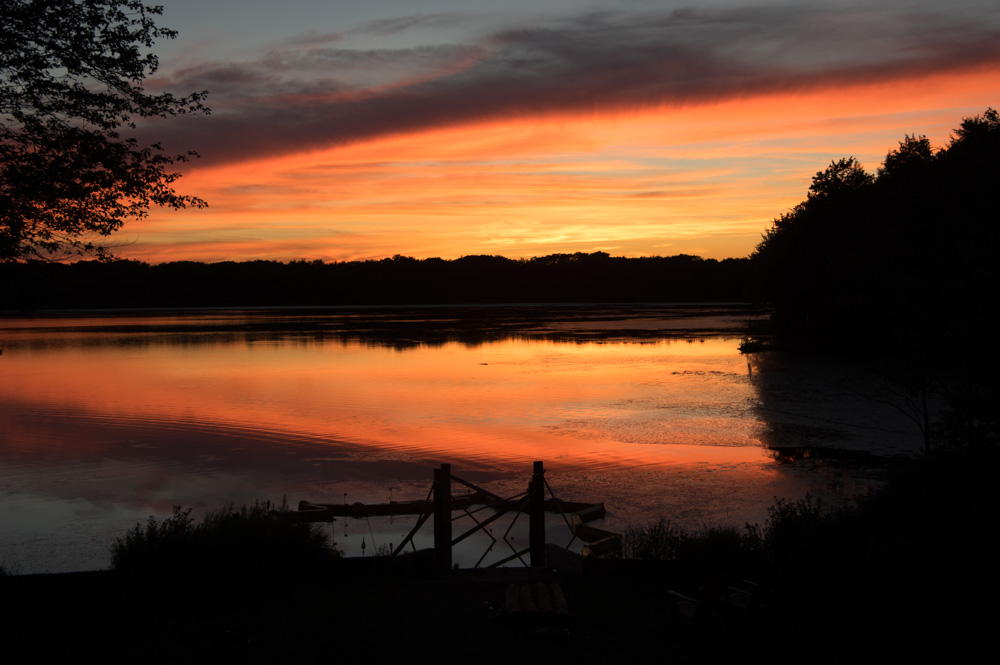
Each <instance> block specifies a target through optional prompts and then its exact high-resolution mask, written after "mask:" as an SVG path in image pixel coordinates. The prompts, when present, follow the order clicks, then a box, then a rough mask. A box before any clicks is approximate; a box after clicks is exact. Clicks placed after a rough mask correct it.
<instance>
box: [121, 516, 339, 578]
mask: <svg viewBox="0 0 1000 665" xmlns="http://www.w3.org/2000/svg"><path fill="white" fill-rule="evenodd" d="M286 508H287V506H286V505H285V503H284V501H282V504H281V505H276V504H272V503H271V502H270V501H263V502H261V501H255V502H254V503H253V505H249V506H247V505H245V506H243V507H241V508H238V509H237V508H234V507H233V506H232V505H227V506H224V507H223V508H222V509H221V510H219V511H215V512H210V513H208V514H206V515H205V517H204V518H203V519H202V520H201V522H198V521H197V520H195V519H194V518H193V517H191V509H190V508H188V509H183V508H181V507H180V506H175V507H174V511H173V515H171V516H170V517H168V518H166V519H163V520H162V521H161V520H157V519H156V518H155V517H153V516H150V517H149V519H147V520H146V521H145V522H140V523H138V524H136V525H135V526H134V527H132V528H131V529H129V530H128V531H127V532H126V534H125V535H124V537H121V538H117V539H116V540H115V542H114V544H113V545H112V546H111V568H112V570H114V571H117V572H119V573H122V574H126V575H131V576H139V577H156V578H159V579H170V580H174V581H176V580H192V581H193V580H199V581H201V582H204V581H205V580H206V579H211V580H216V581H218V582H219V583H227V582H228V583H232V582H238V581H240V580H247V579H254V580H262V579H265V578H266V579H280V578H290V577H301V576H303V575H308V574H310V573H311V572H315V571H316V570H319V569H322V568H323V567H324V566H325V565H326V564H329V563H330V562H331V561H332V560H333V559H336V558H338V557H339V556H340V554H339V552H337V551H336V550H335V549H333V547H332V546H331V544H330V542H329V538H328V537H327V535H326V534H325V533H324V532H322V531H321V530H320V529H319V528H318V527H316V526H315V525H313V524H303V523H295V522H287V521H284V520H280V519H277V518H276V517H274V516H273V514H272V510H284V509H286Z"/></svg>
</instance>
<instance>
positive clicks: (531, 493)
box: [528, 462, 545, 568]
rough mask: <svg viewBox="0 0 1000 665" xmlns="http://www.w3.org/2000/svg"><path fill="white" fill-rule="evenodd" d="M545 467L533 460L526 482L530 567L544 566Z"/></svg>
mask: <svg viewBox="0 0 1000 665" xmlns="http://www.w3.org/2000/svg"><path fill="white" fill-rule="evenodd" d="M544 474H545V469H544V468H543V467H542V463H541V462H535V464H534V470H533V473H532V475H531V482H529V483H528V520H529V522H528V550H529V555H530V557H531V567H532V568H536V567H544V566H545V478H544Z"/></svg>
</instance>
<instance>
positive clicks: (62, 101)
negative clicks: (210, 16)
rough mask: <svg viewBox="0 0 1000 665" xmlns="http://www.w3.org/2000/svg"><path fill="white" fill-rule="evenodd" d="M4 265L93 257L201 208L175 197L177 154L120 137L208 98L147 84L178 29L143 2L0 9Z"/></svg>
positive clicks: (5, 0) (62, 1) (58, 0)
mask: <svg viewBox="0 0 1000 665" xmlns="http://www.w3.org/2000/svg"><path fill="white" fill-rule="evenodd" d="M0 13H2V14H3V17H4V18H3V28H2V33H0V118H2V120H0V261H16V260H21V259H26V258H45V259H61V258H67V257H68V256H73V255H80V256H83V255H95V256H97V257H98V258H102V259H107V258H109V257H110V256H111V253H110V249H109V248H108V247H107V246H105V245H103V244H102V240H101V239H102V238H106V237H107V236H109V235H110V234H111V233H113V232H115V231H117V230H118V229H119V228H121V226H122V225H123V224H124V222H125V220H126V219H129V218H141V217H145V216H146V215H147V214H148V213H149V209H150V206H153V205H157V206H167V207H171V208H184V207H187V206H194V207H203V206H205V205H206V204H205V202H204V201H202V200H201V199H199V198H196V197H193V196H185V195H182V194H178V193H177V192H176V191H175V190H174V189H173V183H174V181H176V180H177V178H178V177H179V174H178V173H176V172H174V171H173V170H172V168H173V167H174V165H175V164H176V163H177V162H184V161H186V160H187V159H189V158H190V157H192V156H195V153H193V152H188V153H185V154H180V155H175V156H171V155H168V154H166V153H165V152H164V151H163V149H162V147H161V146H160V145H159V144H158V143H153V144H151V145H143V144H141V143H140V142H139V140H138V139H137V138H136V137H135V136H126V135H124V134H123V133H122V132H123V131H125V132H129V133H131V132H133V130H135V129H136V123H135V119H136V118H157V117H159V118H167V117H171V116H176V115H183V114H189V113H207V112H208V109H207V108H206V107H205V106H204V105H203V103H202V102H203V100H204V98H205V95H206V93H205V92H198V93H193V94H190V95H188V96H185V97H175V96H174V95H172V94H171V93H169V92H161V93H158V94H151V93H148V92H146V91H145V90H144V89H143V87H142V85H143V81H144V80H145V79H146V77H148V76H150V75H151V74H153V73H154V72H155V71H156V69H157V66H158V60H157V57H156V55H155V54H153V53H151V52H149V49H150V48H151V47H152V46H153V44H154V42H155V40H156V39H160V38H166V39H171V38H173V37H174V36H175V35H176V33H175V32H174V31H172V30H167V29H164V28H159V27H157V26H156V24H155V23H154V21H153V17H154V16H155V15H158V14H161V13H162V7H160V6H151V5H145V4H143V3H142V2H141V1H139V0H87V2H80V1H78V0H44V1H43V0H2V2H0Z"/></svg>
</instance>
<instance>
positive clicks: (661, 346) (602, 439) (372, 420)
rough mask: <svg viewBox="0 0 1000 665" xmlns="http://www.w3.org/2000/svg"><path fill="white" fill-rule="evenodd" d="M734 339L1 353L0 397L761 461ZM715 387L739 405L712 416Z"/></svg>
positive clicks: (536, 448)
mask: <svg viewBox="0 0 1000 665" xmlns="http://www.w3.org/2000/svg"><path fill="white" fill-rule="evenodd" d="M64 341H65V340H64ZM733 347H734V342H733V341H732V340H723V339H708V340H699V341H698V342H696V343H687V342H684V341H668V340H661V341H658V342H652V343H651V342H646V343H630V342H599V343H598V342H591V343H582V344H581V343H560V342H554V341H546V340H540V341H528V340H517V339H507V340H503V341H498V342H491V343H487V344H483V345H479V346H468V345H464V344H459V343H455V342H453V343H448V344H445V345H443V346H436V347H428V346H416V347H413V348H410V349H407V350H402V351H400V350H395V349H390V348H385V347H374V348H373V347H370V346H368V345H364V344H361V343H359V342H356V341H355V342H346V343H345V342H339V341H331V342H326V343H323V344H321V345H319V346H317V345H316V344H308V345H303V344H301V343H298V342H297V341H295V340H290V341H285V342H275V341H266V342H250V341H247V340H242V341H234V342H232V343H229V344H225V345H220V344H219V343H208V344H200V345H185V346H182V347H180V348H178V347H177V346H175V345H171V344H162V345H151V346H144V347H141V348H132V347H130V346H128V345H127V344H124V343H123V344H121V345H116V346H106V347H95V348H87V349H85V350H83V352H80V350H77V351H75V352H73V353H69V352H66V351H65V350H61V351H60V350H55V351H54V352H53V351H44V352H38V351H30V352H27V353H24V354H19V353H12V354H10V355H9V356H8V357H7V358H5V361H8V363H9V364H8V365H7V367H8V371H13V372H15V373H17V374H18V380H17V381H16V382H8V383H5V384H4V385H5V388H0V399H3V400H5V401H9V402H14V401H16V402H20V403H28V404H33V405H35V406H36V407H39V408H45V409H50V410H51V409H60V408H63V409H70V410H75V411H79V412H86V413H89V414H92V415H93V416H95V417H100V418H105V419H108V420H119V419H130V420H136V421H152V422H197V423H206V424H214V425H216V426H219V427H251V428H256V429H261V430H269V431H272V432H275V433H280V432H289V433H295V434H297V435H305V436H310V437H316V438H318V439H321V438H330V439H335V440H350V441H365V442H368V443H367V444H366V445H370V446H374V447H378V448H391V449H401V450H407V451H410V452H412V453H414V454H420V455H421V456H440V457H443V458H449V457H456V458H462V459H490V460H495V461H499V460H509V461H515V460H531V459H535V458H539V457H544V458H547V459H554V458H559V459H564V460H566V462H567V463H570V464H581V465H584V466H592V465H595V464H597V465H598V466H607V465H614V464H629V465H635V464H639V465H658V464H673V463H678V462H677V460H675V459H674V458H673V456H672V455H673V454H672V453H671V452H670V451H671V450H672V449H673V448H674V447H676V446H684V447H688V446H709V447H718V449H713V450H712V451H711V452H709V451H708V450H707V449H706V450H705V451H703V452H702V453H701V455H702V456H704V457H705V458H712V459H721V458H723V457H735V458H739V459H742V460H748V459H751V458H759V457H760V451H759V450H758V449H756V448H754V447H753V446H755V445H756V444H757V441H756V439H755V438H754V435H753V422H752V419H750V421H749V423H748V422H747V418H748V416H747V413H746V412H745V408H746V405H747V402H748V400H750V398H751V393H750V387H749V384H748V383H747V381H746V380H745V378H744V376H743V374H742V373H741V371H742V369H743V366H742V364H741V362H740V360H739V358H738V357H737V356H736V355H735V354H734V353H733ZM15 386H16V387H15ZM720 400H721V401H725V402H727V403H728V402H733V403H734V404H737V405H742V407H743V408H744V412H742V413H736V414H734V415H733V416H732V417H720V416H719V415H718V412H719V408H718V406H719V404H720ZM647 444H671V445H669V446H662V445H656V446H649V445H647ZM747 446H750V448H749V449H748V448H746V447H747ZM691 455H692V452H691V451H687V452H686V453H684V454H682V455H680V458H679V459H684V458H690V456H691Z"/></svg>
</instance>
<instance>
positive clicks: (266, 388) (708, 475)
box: [0, 305, 922, 573]
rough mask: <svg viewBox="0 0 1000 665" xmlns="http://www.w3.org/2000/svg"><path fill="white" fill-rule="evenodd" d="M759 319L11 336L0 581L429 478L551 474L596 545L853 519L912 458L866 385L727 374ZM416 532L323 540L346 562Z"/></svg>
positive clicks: (5, 338) (642, 308) (238, 323)
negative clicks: (447, 472) (791, 521)
mask: <svg viewBox="0 0 1000 665" xmlns="http://www.w3.org/2000/svg"><path fill="white" fill-rule="evenodd" d="M749 316H751V314H750V313H749V312H748V311H747V310H745V309H744V308H742V307H740V306H721V305H702V306H690V305H685V306H676V305H674V306H672V305H634V306H617V305H616V306H596V305H595V306H579V305H572V306H570V305H548V306H543V305H525V306H505V307H498V306H494V307H476V306H468V307H447V308H442V307H433V308H431V307H427V308H419V307H408V308H344V309H336V308H335V309H325V310H308V309H278V310H274V309H272V310H260V311H255V310H241V311H212V310H201V311H189V312H179V311H178V312H174V311H157V312H145V313H141V314H129V315H125V314H122V313H115V312H106V313H87V314H80V313H75V314H74V313H60V314H59V315H52V316H38V317H32V318H19V317H12V316H7V317H2V318H0V348H2V349H3V354H2V355H0V434H2V441H0V459H2V467H0V563H2V564H3V565H4V566H5V567H7V568H8V569H12V570H14V571H16V572H21V573H31V572H43V571H50V572H60V571H70V570H86V569H97V568H104V567H106V566H107V565H108V547H109V545H110V543H111V542H113V540H114V538H115V537H116V536H119V535H122V534H123V533H124V531H125V529H127V528H128V527H129V526H131V525H133V524H135V523H136V522H137V521H139V520H142V519H145V518H146V517H147V516H149V515H151V514H153V515H157V516H159V517H165V516H168V515H169V514H170V512H171V507H172V506H174V505H182V506H185V507H193V508H194V514H195V515H199V514H203V513H204V511H205V510H210V509H215V508H218V507H220V506H222V505H224V504H226V503H233V504H236V505H237V506H238V505H241V504H243V503H246V502H252V501H253V500H255V499H271V500H277V501H280V500H281V499H282V497H287V500H288V502H289V503H290V504H293V505H294V504H297V503H298V501H299V500H300V499H306V500H312V501H326V502H341V501H348V502H350V503H353V502H355V501H362V502H366V503H373V502H374V503H381V502H386V501H388V500H389V499H390V498H392V499H396V500H400V499H413V498H424V497H426V495H427V492H428V489H429V487H430V483H431V479H432V469H433V467H434V466H436V465H438V464H439V463H441V462H449V463H451V465H452V469H453V472H454V473H455V474H456V475H458V476H461V477H462V478H463V479H466V480H469V481H471V482H474V483H477V484H480V485H481V486H483V487H484V488H486V489H488V490H490V491H493V492H495V493H498V494H503V495H513V494H516V493H518V492H521V491H523V490H524V489H525V487H526V485H527V481H528V479H529V477H530V474H531V463H532V461H534V460H541V461H543V462H544V463H545V467H546V469H547V472H546V478H547V480H548V481H549V483H550V485H551V486H552V488H553V490H555V491H556V492H557V494H559V495H560V496H561V497H562V498H567V499H574V500H585V501H595V502H596V501H603V502H605V504H606V506H607V510H608V515H607V517H606V518H605V519H604V520H602V522H600V523H598V524H597V525H598V526H601V527H602V528H604V529H608V530H612V531H618V532H621V531H623V530H625V529H626V528H627V527H628V526H630V525H637V524H644V523H647V522H650V521H653V520H656V519H658V518H660V517H663V518H666V519H668V520H670V521H671V523H672V524H674V525H677V526H679V527H682V528H686V529H697V528H700V527H702V526H704V525H710V524H736V525H742V524H743V523H744V522H761V521H763V520H764V519H765V518H766V515H767V508H768V506H770V505H771V504H772V503H773V500H774V497H791V498H800V497H802V496H804V495H805V493H806V492H809V493H811V494H812V495H814V496H819V497H823V498H824V499H825V500H827V501H829V502H838V501H843V500H845V499H846V498H847V497H850V496H852V495H853V494H856V493H858V492H861V491H864V490H865V489H867V488H869V487H872V486H874V485H876V484H878V482H879V473H880V469H881V468H882V466H883V464H884V462H885V460H887V459H891V458H893V457H897V456H901V455H909V454H914V453H916V452H917V451H919V450H920V449H921V446H922V441H921V439H920V436H919V432H918V431H917V429H916V427H915V426H914V425H913V423H912V422H910V421H909V420H908V419H907V418H905V417H904V416H902V415H901V414H900V413H899V411H898V410H896V409H894V408H891V405H886V404H884V403H883V402H885V400H884V399H879V397H880V396H883V395H884V394H886V393H885V392H884V387H883V386H880V385H878V383H877V381H875V380H874V379H872V378H871V377H870V376H869V375H867V374H865V373H864V372H863V371H861V370H859V369H856V368H851V367H848V366H845V365H844V364H843V363H837V364H834V363H830V364H824V363H822V362H819V361H812V360H806V359H802V358H788V357H786V356H783V355H781V354H774V353H769V354H752V355H748V356H745V355H741V354H740V353H739V351H738V348H737V346H738V344H739V342H740V340H741V338H742V330H743V326H744V324H745V321H746V320H747V318H748V317H749ZM556 519H557V518H553V520H556ZM412 523H413V520H412V518H406V517H394V518H377V519H376V518H372V519H371V520H364V521H359V520H349V519H344V520H339V521H338V522H336V523H334V524H333V525H327V526H324V528H327V529H329V530H330V532H331V534H332V535H333V536H334V539H335V540H336V542H337V546H338V548H340V549H343V550H345V551H346V552H347V553H349V554H356V555H360V554H362V553H363V551H362V548H361V543H362V541H364V542H365V544H366V546H367V547H369V548H374V547H378V546H384V545H385V544H387V543H391V542H399V540H400V538H401V535H402V534H403V533H405V532H406V531H408V530H409V527H410V526H411V525H412ZM553 524H554V525H556V526H557V524H556V522H555V521H554V522H553ZM424 531H426V538H424V539H423V540H420V541H418V542H420V543H421V544H426V543H427V542H430V537H431V534H430V530H429V528H428V529H425V530H424ZM550 531H551V529H550ZM514 533H519V532H517V531H515V532H514ZM552 538H553V539H554V540H557V541H558V540H560V539H564V540H568V538H563V535H562V534H559V535H553V536H552ZM477 547H478V545H477ZM472 549H474V548H472ZM371 552H372V549H367V553H369V554H370V553H371ZM480 554H481V552H472V551H471V550H470V552H468V553H456V558H457V560H458V561H459V562H460V563H462V565H471V564H473V563H475V561H476V559H478V558H479V555H480Z"/></svg>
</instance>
